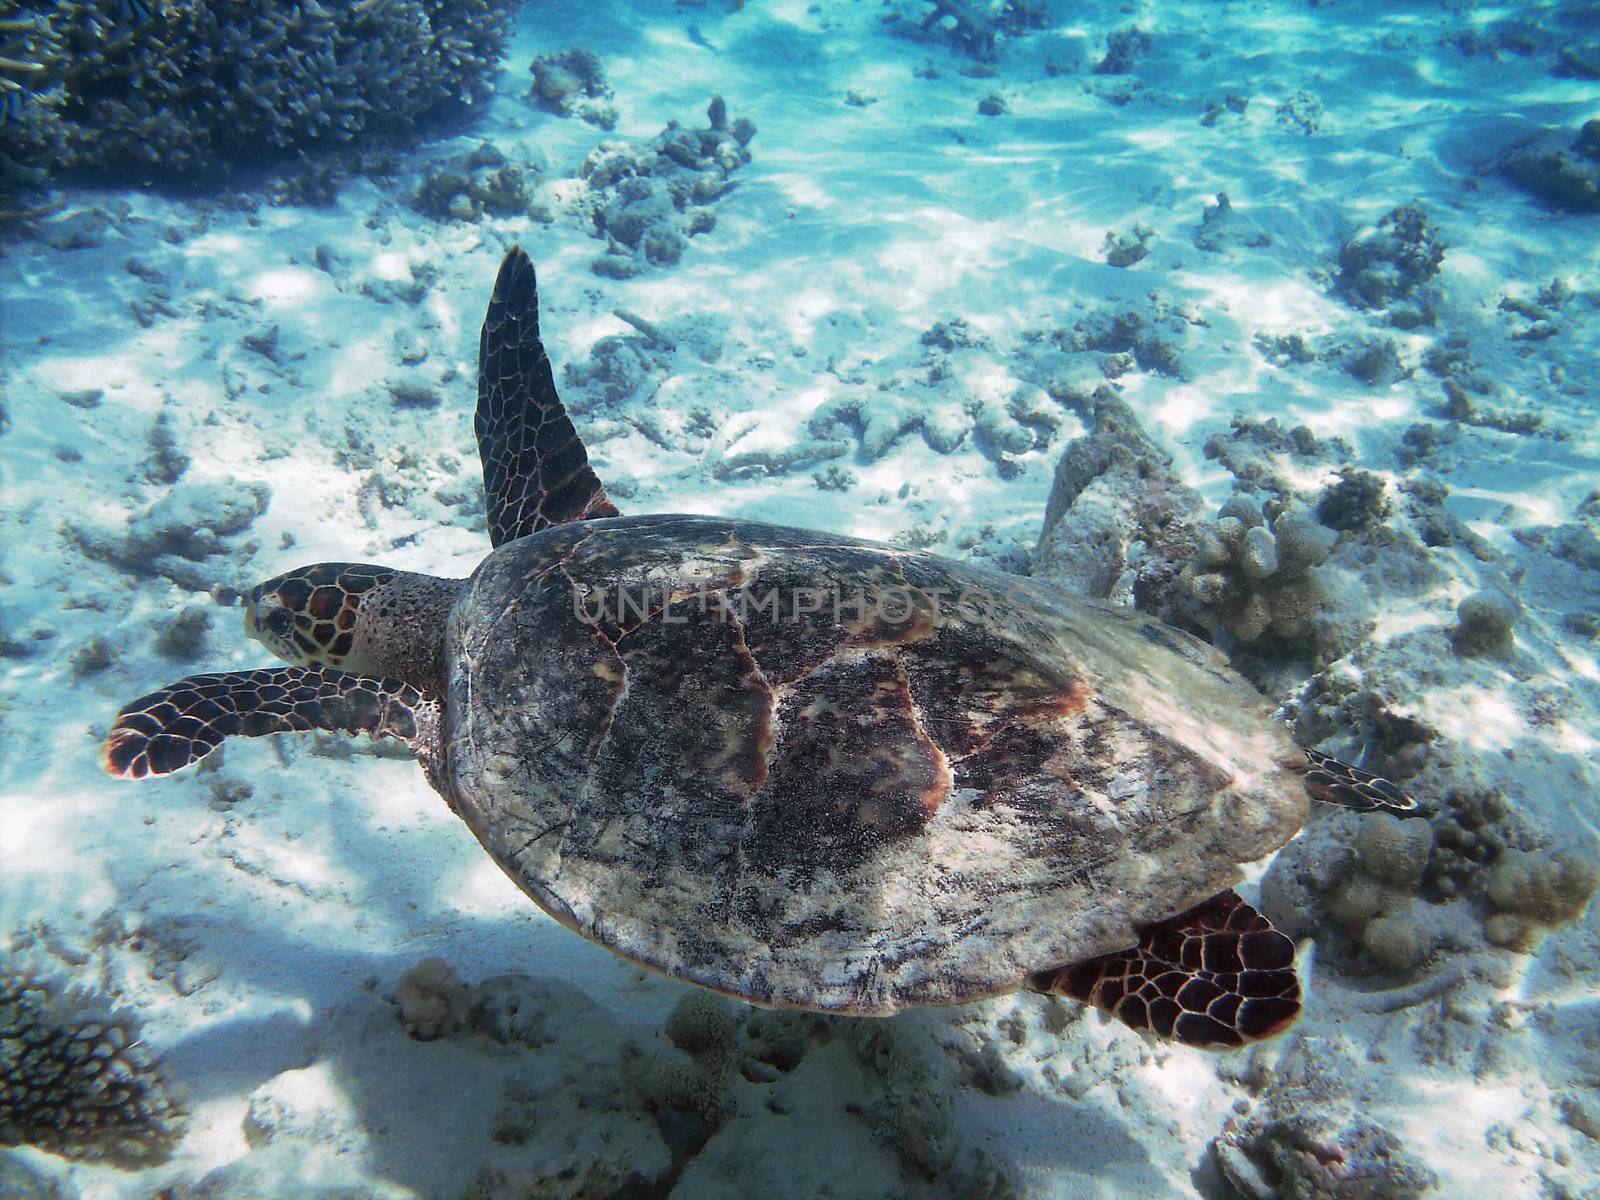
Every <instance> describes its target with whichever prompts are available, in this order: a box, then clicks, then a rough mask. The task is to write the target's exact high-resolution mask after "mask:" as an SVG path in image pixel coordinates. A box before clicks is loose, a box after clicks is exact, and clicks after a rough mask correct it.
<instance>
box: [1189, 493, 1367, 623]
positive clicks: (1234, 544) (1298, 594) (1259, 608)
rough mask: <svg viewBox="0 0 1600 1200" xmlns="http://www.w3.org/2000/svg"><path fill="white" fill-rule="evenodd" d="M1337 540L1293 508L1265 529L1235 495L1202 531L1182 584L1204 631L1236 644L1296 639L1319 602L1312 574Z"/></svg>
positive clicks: (1252, 507)
mask: <svg viewBox="0 0 1600 1200" xmlns="http://www.w3.org/2000/svg"><path fill="white" fill-rule="evenodd" d="M1337 537H1338V535H1337V534H1335V533H1334V532H1333V530H1331V529H1328V528H1326V527H1325V526H1323V525H1319V524H1318V523H1317V521H1316V520H1315V518H1313V517H1312V515H1311V514H1310V513H1309V512H1307V511H1306V510H1305V509H1304V508H1303V507H1301V506H1299V505H1288V506H1283V507H1281V508H1279V511H1278V512H1277V515H1276V516H1275V517H1274V518H1273V519H1272V522H1271V524H1270V525H1269V524H1268V523H1267V521H1266V519H1265V517H1264V516H1263V514H1262V511H1261V509H1260V507H1259V506H1258V505H1257V504H1256V503H1255V502H1254V501H1252V500H1250V499H1248V498H1247V497H1246V496H1244V495H1242V494H1239V493H1235V495H1234V496H1233V498H1232V499H1231V500H1229V501H1228V502H1227V503H1226V504H1224V505H1223V506H1222V511H1221V513H1220V514H1219V515H1218V518H1217V522H1216V525H1215V526H1213V527H1212V528H1211V529H1208V530H1205V531H1203V532H1202V534H1201V536H1200V541H1199V546H1198V548H1197V550H1196V553H1195V557H1194V560H1193V561H1192V562H1191V563H1190V564H1189V565H1188V566H1187V567H1185V568H1184V571H1183V576H1182V582H1183V586H1184V587H1185V588H1186V589H1187V590H1188V592H1189V594H1190V595H1191V596H1193V597H1194V599H1195V601H1196V602H1197V603H1198V604H1199V605H1200V614H1201V616H1202V618H1203V619H1204V620H1205V621H1206V622H1207V623H1208V624H1209V625H1211V626H1213V627H1218V626H1220V627H1221V628H1223V629H1226V630H1227V631H1228V633H1230V634H1231V635H1232V636H1233V637H1235V638H1236V639H1238V640H1239V641H1241V642H1245V643H1252V642H1259V641H1262V640H1264V639H1271V640H1276V641H1279V642H1298V641H1302V640H1304V639H1306V638H1307V637H1308V636H1309V635H1310V633H1311V631H1312V623H1313V621H1314V619H1315V618H1316V616H1317V615H1318V613H1320V612H1321V611H1322V610H1323V608H1324V607H1325V606H1326V604H1327V593H1326V592H1325V591H1324V589H1323V586H1322V583H1321V581H1320V580H1319V579H1318V578H1317V576H1316V573H1315V568H1316V567H1317V565H1318V564H1319V563H1321V562H1322V560H1323V559H1325V558H1327V556H1328V552H1329V551H1330V550H1332V549H1333V545H1334V542H1335V541H1336V540H1337Z"/></svg>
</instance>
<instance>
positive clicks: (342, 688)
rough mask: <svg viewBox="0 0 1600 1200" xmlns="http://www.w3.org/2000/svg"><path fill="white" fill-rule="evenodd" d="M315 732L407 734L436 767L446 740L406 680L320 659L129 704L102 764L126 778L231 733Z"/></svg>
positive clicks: (199, 752) (188, 757)
mask: <svg viewBox="0 0 1600 1200" xmlns="http://www.w3.org/2000/svg"><path fill="white" fill-rule="evenodd" d="M311 729H326V730H328V731H329V732H333V733H366V734H370V735H372V736H373V737H396V738H399V739H401V740H402V741H404V742H407V743H408V744H409V745H410V746H411V749H412V750H413V751H414V752H415V753H416V755H417V757H418V758H420V759H421V760H422V763H423V766H424V768H427V767H428V765H429V763H430V762H431V761H432V759H433V758H434V755H435V747H436V745H437V742H438V731H439V702H438V700H437V699H436V698H435V697H433V696H431V695H429V694H427V693H426V692H424V691H422V690H421V689H419V688H415V687H412V686H411V685H410V684H409V683H402V682H401V681H399V680H398V679H374V678H372V677H371V676H368V675H355V674H352V673H351V672H349V671H337V670H334V669H333V668H332V667H324V666H320V665H318V666H309V667H266V668H263V669H261V670H259V671H221V672H218V673H216V674H214V675H190V676H189V677H188V678H186V679H180V680H178V682H177V683H172V684H168V685H167V686H166V687H164V688H162V689H161V690H159V691H155V692H151V693H150V694H149V695H148V696H141V697H140V698H139V699H137V700H135V701H134V702H133V703H132V704H129V705H127V706H126V707H124V708H123V710H122V711H121V712H119V713H118V714H117V719H116V720H115V721H114V722H112V725H111V732H110V733H108V734H107V735H106V740H105V745H104V746H102V747H101V750H100V762H101V765H103V766H104V767H105V769H106V770H107V771H109V772H110V773H111V774H112V775H115V776H117V777H118V778H120V779H144V778H147V777H149V776H152V775H170V774H172V773H173V772H174V771H181V770H182V769H183V768H184V767H187V766H189V765H190V764H191V763H196V762H199V761H200V760H201V759H202V758H204V757H205V756H206V755H208V754H210V753H211V752H212V751H213V750H215V749H216V748H217V747H218V746H220V745H222V743H223V740H224V739H225V738H229V737H261V736H262V735H264V734H268V733H293V732H304V731H306V730H311Z"/></svg>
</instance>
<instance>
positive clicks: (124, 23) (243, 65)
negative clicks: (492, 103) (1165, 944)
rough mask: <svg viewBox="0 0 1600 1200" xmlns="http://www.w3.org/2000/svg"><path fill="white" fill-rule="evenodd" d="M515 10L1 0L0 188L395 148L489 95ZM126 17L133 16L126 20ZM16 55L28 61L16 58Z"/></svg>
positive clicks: (346, 0)
mask: <svg viewBox="0 0 1600 1200" xmlns="http://www.w3.org/2000/svg"><path fill="white" fill-rule="evenodd" d="M515 8H516V6H515V5H514V4H512V3H510V2H509V0H320V3H306V4H277V3H272V2H271V0H238V2H237V3H232V4H228V5H225V6H223V5H213V4H203V3H196V2H194V0H174V2H172V3H166V4H162V5H159V6H155V5H152V6H150V9H151V14H152V15H150V16H149V17H147V18H144V19H140V18H139V17H138V16H137V14H136V10H134V9H133V7H132V6H129V5H128V4H126V3H120V4H119V3H118V0H68V2H64V3H63V2H59V0H6V2H5V3H4V5H3V7H0V38H4V39H6V40H5V41H4V43H3V45H4V47H5V49H6V50H7V53H6V54H5V55H4V56H3V57H5V58H7V59H8V60H16V61H20V62H24V63H28V64H36V65H37V66H38V69H37V70H35V69H33V67H32V66H28V67H27V69H26V71H25V72H24V73H22V74H21V75H18V74H16V73H15V72H13V71H12V68H11V67H10V66H6V67H0V71H4V72H5V74H4V75H3V77H0V78H3V79H4V82H3V83H0V89H3V90H5V91H7V92H8V93H10V92H12V91H14V90H20V89H22V88H26V90H27V92H28V94H29V98H28V102H27V103H26V104H24V105H22V106H21V107H22V113H21V114H20V116H21V119H20V120H16V121H10V120H8V121H7V122H5V123H4V124H3V125H0V193H3V192H6V191H10V190H14V189H15V188H17V187H18V186H22V185H29V184H37V183H39V182H41V175H42V172H44V171H45V170H50V171H54V170H57V169H70V170H83V171H92V172H98V173H103V174H122V175H126V174H130V173H131V174H134V175H135V176H137V177H140V178H145V177H152V178H153V177H157V176H159V177H160V178H162V179H170V178H174V177H186V178H191V179H192V178H196V177H210V176H217V175H220V174H222V173H223V172H224V171H226V170H228V169H229V168H236V167H240V166H252V165H256V164H259V163H262V162H263V161H264V160H270V159H273V158H280V159H293V158H294V157H295V156H296V155H297V154H299V153H301V152H304V151H308V150H309V151H315V150H317V149H319V148H326V147H338V148H339V149H340V150H341V152H348V151H349V149H350V148H352V147H356V146H360V145H362V144H374V143H378V144H382V143H385V142H388V143H394V142H396V141H399V140H401V139H402V138H404V137H406V136H408V135H410V134H411V133H413V132H414V131H415V129H416V128H417V127H418V125H419V124H420V123H422V122H424V121H426V120H427V119H429V118H431V117H433V116H435V115H437V114H442V113H443V112H445V111H447V110H449V109H451V108H452V107H457V106H462V105H465V106H472V105H476V104H480V103H482V102H483V101H485V100H487V98H488V96H489V94H490V92H491V90H492V82H493V78H494V75H495V73H496V72H497V71H498V70H499V68H500V58H501V54H502V51H503V50H504V47H505V43H506V39H507V37H508V36H509V34H510V30H511V23H512V19H513V16H514V12H515ZM130 13H132V14H134V15H131V16H130ZM12 49H17V50H18V51H19V53H17V54H15V55H13V54H11V53H10V51H11V50H12Z"/></svg>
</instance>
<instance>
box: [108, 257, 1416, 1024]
mask: <svg viewBox="0 0 1600 1200" xmlns="http://www.w3.org/2000/svg"><path fill="white" fill-rule="evenodd" d="M537 305H538V299H537V293H536V285H535V279H534V270H533V264H532V263H531V262H530V261H529V260H528V257H527V256H526V255H525V254H524V253H522V251H521V250H520V249H513V250H512V251H511V252H510V253H509V255H508V256H507V257H506V259H505V262H504V263H503V265H502V266H501V269H500V273H499V278H498V280H497V281H496V283H495V289H494V295H493V298H492V299H491V301H490V303H489V310H488V315H487V316H486V318H485V320H484V325H483V333H482V338H481V341H480V348H479V353H480V362H479V375H478V409H477V418H476V431H477V436H478V445H479V451H480V456H481V458H482V461H483V473H484V483H485V485H486V489H487V497H488V517H489V535H490V540H491V542H492V543H493V546H494V549H493V551H492V553H490V554H489V556H488V557H487V558H486V559H484V561H483V562H482V563H481V564H480V565H479V567H478V569H477V570H476V571H474V572H473V574H472V576H471V577H470V578H468V579H464V580H462V579H438V578H433V577H431V576H426V575H417V574H411V573H407V572H403V571H397V570H393V569H390V568H388V567H382V566H361V565H355V564H349V563H319V564H317V565H315V566H309V567H302V568H300V569H298V570H294V571H290V572H288V573H287V574H283V575H279V576H277V577H276V578H274V579H270V580H268V581H267V582H266V583H263V584H262V585H261V586H260V587H257V588H256V589H255V590H254V591H252V592H251V593H250V594H249V597H248V600H247V603H246V607H245V625H246V630H247V632H249V633H250V634H251V635H252V636H254V637H255V638H257V639H259V640H260V641H261V642H263V643H265V644H266V646H267V647H268V648H269V649H270V650H272V651H273V652H274V653H275V654H277V655H278V656H279V657H281V658H283V659H285V660H287V661H288V662H289V663H291V664H293V665H290V666H280V667H272V668H266V669H263V670H255V671H227V672H223V673H221V674H214V675H195V676H190V677H189V678H187V679H183V680H180V681H178V682H177V683H175V684H172V685H171V686H169V687H165V688H162V689H161V690H160V691H157V692H153V693H151V694H150V695H148V696H145V697H143V698H141V699H139V700H136V701H134V702H133V703H132V704H130V705H128V706H127V707H126V708H124V709H123V710H122V711H121V712H120V713H119V714H118V716H117V718H116V721H115V723H114V724H113V725H112V727H111V730H110V733H109V736H108V737H107V739H106V742H105V747H104V751H103V760H104V764H105V767H106V769H107V770H109V771H110V772H111V773H112V774H113V775H117V776H122V777H126V778H135V779H138V778H144V777H146V776H154V775H166V774H168V773H170V772H173V771H177V770H179V769H181V768H183V767H185V766H187V765H189V764H190V763H193V762H195V761H197V760H198V759H200V758H201V757H203V756H204V755H206V754H209V753H210V752H211V751H212V750H214V749H216V748H217V747H218V746H220V745H221V744H222V742H223V740H224V739H225V738H227V737H229V736H245V737H251V736H256V735H260V734H267V733H278V732H283V731H289V730H308V729H326V730H338V731H343V732H349V733H355V732H362V733H367V734H372V735H386V736H391V737H397V738H400V739H402V740H404V741H405V742H407V743H408V744H409V745H410V747H411V749H412V750H413V751H414V752H415V754H416V756H417V758H418V759H419V761H420V762H421V764H422V767H423V769H424V770H425V771H426V773H427V777H428V780H429V782H430V783H431V784H432V785H433V787H434V788H435V789H437V790H438V792H439V794H440V795H441V796H443V797H444V799H445V802H446V803H447V804H449V806H450V807H451V809H452V810H454V811H455V812H456V813H457V814H458V815H459V816H460V817H461V818H462V819H463V820H464V821H465V822H466V823H467V825H468V826H469V827H470V828H471V829H472V832H473V833H474V834H475V835H476V836H477V838H478V840H479V841H480V842H481V843H482V844H483V846H484V848H485V849H486V850H488V852H489V854H490V855H491V856H492V857H493V858H494V860H495V861H496V862H497V863H498V864H499V865H500V866H501V867H502V868H503V869H504V870H505V871H506V873H507V874H508V875H510V877H511V878H512V879H513V880H514V881H515V882H516V883H517V884H518V885H519V886H520V887H521V888H522V889H523V891H525V892H526V893H527V894H528V895H529V896H530V897H531V898H532V899H533V900H534V901H535V902H536V903H537V904H538V905H539V906H540V907H541V908H543V909H544V910H545V911H546V912H547V913H549V914H550V915H551V916H553V917H555V918H556V919H557V920H558V921H560V922H561V923H562V924H564V925H566V926H568V927H569V928H571V929H573V930H576V931H577V932H579V933H581V934H583V935H585V936H586V937H589V938H592V939H593V940H595V941H596V942H599V943H600V944H601V945H604V946H607V947H609V948H610V949H612V950H614V951H616V952H618V953H620V954H623V955H625V956H627V957H628V958H631V959H634V960H636V961H637V962H640V963H642V964H645V965H646V966H649V967H653V968H655V969H656V970H659V971H663V972H666V973H667V974H670V975H674V976H678V977H680V978H683V979H687V980H691V981H693V982H694V983H697V984H700V985H702V986H704V987H707V988H712V989H715V990H717V991H720V992H724V993H726V994H729V995H732V996H735V997H738V998H740V999H743V1000H747V1001H750V1002H753V1003H756V1004H761V1005H771V1006H781V1007H793V1008H802V1009H810V1010H814V1011H823V1012H835V1013H854V1014H874V1015H876V1014H887V1013H892V1012H895V1011H896V1010H898V1009H902V1008H907V1007H911V1006H917V1005H928V1004H954V1003H961V1002H964V1001H970V1000H976V999H979V998H981V997H985V996H993V995H997V994H1001V993H1005V992H1010V991H1014V990H1017V989H1019V988H1033V989H1036V990H1039V991H1043V992H1054V993H1059V994H1064V995H1070V996H1074V997H1077V998H1079V999H1080V1000H1085V1001H1089V1002H1092V1003H1094V1004H1098V1005H1099V1006H1100V1007H1102V1008H1104V1009H1106V1010H1108V1011H1110V1012H1112V1013H1114V1014H1115V1015H1116V1016H1117V1017H1119V1018H1120V1019H1121V1020H1123V1021H1124V1022H1126V1023H1127V1024H1128V1025H1130V1026H1133V1027H1134V1028H1136V1029H1149V1030H1152V1031H1154V1032H1155V1033H1156V1034H1158V1035H1161V1036H1164V1037H1171V1038H1175V1039H1177V1040H1179V1041H1182V1042H1186V1043H1189V1044H1191V1045H1196V1046H1237V1045H1240V1044H1242V1043H1244V1042H1246V1041H1249V1040H1252V1039H1256V1038H1262V1037H1266V1036H1269V1035H1271V1034H1273V1033H1275V1032H1277V1031H1279V1030H1281V1029H1283V1028H1284V1027H1285V1026H1286V1025H1287V1024H1288V1023H1289V1022H1290V1021H1291V1020H1292V1019H1293V1018H1294V1016H1295V1014H1296V1013H1297V1011H1298V1010H1299V1007H1300V987H1299V983H1298V980H1297V978H1296V975H1295V969H1294V946H1293V943H1292V942H1290V940H1289V939H1288V938H1287V937H1285V936H1284V935H1283V934H1282V933H1280V932H1278V931H1277V930H1275V929H1273V928H1272V926H1271V925H1270V924H1269V923H1268V922H1267V920H1266V919H1265V918H1263V917H1262V916H1261V915H1260V914H1259V913H1257V912H1256V911H1255V910H1254V909H1253V908H1251V907H1250V905H1248V904H1247V903H1245V902H1244V901H1243V900H1242V899H1240V897H1239V896H1237V895H1236V894H1235V893H1234V892H1232V891H1231V890H1229V889H1230V887H1231V886H1232V885H1233V884H1234V883H1236V882H1238V880H1239V879H1240V877H1241V876H1240V871H1239V869H1238V868H1239V864H1241V863H1248V862H1252V861H1254V860H1256V859H1259V858H1262V857H1263V856H1264V855H1266V854H1268V853H1270V852H1271V851H1273V850H1275V849H1277V848H1278V847H1279V846H1281V845H1282V844H1283V843H1284V842H1285V841H1287V840H1288V839H1289V838H1290V837H1291V836H1293V834H1294V833H1295V831H1296V830H1297V829H1298V828H1299V827H1300V825H1301V823H1302V822H1303V820H1304V819H1305V815H1306V805H1307V794H1308V792H1309V794H1310V795H1311V796H1313V797H1316V798H1318V799H1322V800H1328V801H1333V802H1336V803H1342V804H1346V805H1351V806H1355V807H1359V808H1375V807H1381V808H1389V809H1399V810H1404V809H1406V808H1408V807H1410V805H1411V802H1410V800H1409V799H1408V798H1407V797H1406V796H1405V795H1404V794H1403V793H1401V792H1400V791H1399V790H1398V789H1397V788H1395V787H1394V785H1392V784H1390V783H1388V782H1386V781H1384V780H1382V779H1379V778H1377V777H1375V776H1372V775H1368V774H1366V773H1364V772H1362V771H1359V770H1356V769H1354V768H1352V767H1348V766H1345V765H1343V764H1340V763H1337V762H1335V761H1334V760H1332V759H1329V758H1326V757H1324V756H1322V755H1320V754H1317V753H1314V752H1311V751H1306V750H1301V749H1298V748H1297V747H1296V745H1295V744H1294V742H1293V741H1292V740H1291V739H1290V737H1289V735H1288V733H1287V732H1286V731H1285V730H1283V729H1282V728H1281V727H1280V726H1278V725H1276V724H1274V723H1273V721H1272V720H1271V719H1270V713H1269V710H1268V707H1267V705H1266V703H1265V702H1264V701H1263V699H1262V697H1261V696H1260V695H1259V694H1258V693H1257V692H1255V691H1254V690H1253V689H1252V688H1251V686H1250V685H1249V684H1248V683H1246V682H1245V681H1244V679H1242V678H1241V677H1240V676H1238V675H1236V674H1235V673H1234V672H1232V671H1231V670H1229V668H1228V667H1227V666H1226V664H1225V661H1224V659H1223V657H1222V656H1221V655H1220V654H1219V653H1218V652H1217V651H1216V650H1215V649H1213V648H1212V647H1210V646H1208V645H1206V644H1205V643H1203V642H1201V641H1199V640H1198V639H1196V638H1194V637H1191V636H1189V635H1188V634H1186V633H1183V632H1180V631H1178V630H1176V629H1173V628H1170V627H1168V626H1166V625H1163V624H1161V623H1160V622H1157V621H1154V620H1152V619H1150V618H1148V617H1145V616H1143V615H1141V614H1139V613H1136V612H1130V611H1123V610H1118V609H1114V608H1109V607H1106V606H1103V605H1100V604H1096V603H1094V602H1092V601H1089V600H1085V599H1081V598H1078V597H1075V596H1071V595H1065V594H1062V593H1060V592H1059V591H1056V590H1052V589H1049V588H1046V587H1044V586H1042V585H1040V584H1038V583H1036V582H1034V581H1031V580H1028V579H1024V578H1020V577H1012V576H1009V575H1006V574H1003V573H1000V572H997V571H992V570H988V569H986V568H983V567H981V566H977V565H974V564H970V563H961V562H955V561H952V560H950V559H946V558H941V557H938V556H936V555H933V554H927V553H923V552H919V551H914V550H906V549H901V548H897V547H894V546H887V545H881V544H878V543H875V542H868V541H861V540H858V539H855V538H849V537H839V536H836V535H833V534H828V533H818V532H814V531H811V530H804V529H793V528H786V527H783V526H778V525H769V524H764V523H761V522H758V521H745V520H738V519H734V518H717V517H706V516H673V515H661V516H634V517H623V516H619V515H618V514H617V509H616V508H615V506H614V505H613V504H612V503H611V501H610V500H609V499H608V498H607V496H606V493H605V490H604V488H603V487H602V486H601V484H600V481H599V480H598V479H597V478H596V476H595V473H594V471H593V470H592V469H591V468H590V466H589V462H588V455H587V453H586V451H585V449H584V446H583V443H582V441H581V440H580V439H579V437H578V435H577V432H576V430H575V429H574V427H573V424H572V422H571V420H570V419H569V418H568V416H567V413H566V411H565V409H564V408H563V407H562V404H561V401H560V399H559V397H558V396H557V394H556V388H555V380H554V377H553V374H552V371H551V367H550V360H549V357H548V356H547V354H546V353H545V350H544V346H543V344H542V342H541V341H540V337H539V323H538V308H537Z"/></svg>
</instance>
